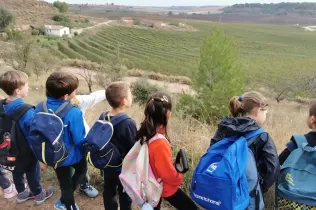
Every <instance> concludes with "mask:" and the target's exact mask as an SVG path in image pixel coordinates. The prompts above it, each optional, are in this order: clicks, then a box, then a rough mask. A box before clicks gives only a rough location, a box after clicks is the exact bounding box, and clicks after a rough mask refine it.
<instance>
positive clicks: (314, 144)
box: [279, 131, 316, 165]
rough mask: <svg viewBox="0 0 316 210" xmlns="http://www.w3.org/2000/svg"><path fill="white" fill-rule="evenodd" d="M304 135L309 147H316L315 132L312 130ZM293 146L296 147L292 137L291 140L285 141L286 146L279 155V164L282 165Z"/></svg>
mask: <svg viewBox="0 0 316 210" xmlns="http://www.w3.org/2000/svg"><path fill="white" fill-rule="evenodd" d="M304 136H305V138H306V140H307V142H308V144H309V145H310V146H311V147H316V132H313V131H312V132H309V133H307V134H305V135H304ZM288 148H291V150H289V149H288ZM295 148H297V145H296V143H295V141H294V139H293V138H292V139H291V141H290V142H289V143H287V145H286V148H285V149H284V150H283V152H282V153H281V154H280V156H279V160H280V164H281V165H283V163H284V162H285V160H286V159H287V158H288V157H289V156H290V154H291V151H293V150H294V149H295Z"/></svg>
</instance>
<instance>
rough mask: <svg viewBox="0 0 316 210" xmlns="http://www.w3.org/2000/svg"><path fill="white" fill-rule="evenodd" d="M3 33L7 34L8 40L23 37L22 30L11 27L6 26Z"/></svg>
mask: <svg viewBox="0 0 316 210" xmlns="http://www.w3.org/2000/svg"><path fill="white" fill-rule="evenodd" d="M5 33H6V34H7V35H8V40H21V39H23V32H22V31H19V30H15V29H11V28H7V29H6V30H5Z"/></svg>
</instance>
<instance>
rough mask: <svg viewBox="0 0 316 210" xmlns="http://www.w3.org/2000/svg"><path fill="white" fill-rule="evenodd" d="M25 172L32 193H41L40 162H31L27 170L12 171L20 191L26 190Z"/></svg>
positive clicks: (16, 186)
mask: <svg viewBox="0 0 316 210" xmlns="http://www.w3.org/2000/svg"><path fill="white" fill-rule="evenodd" d="M24 174H25V175H26V180H27V183H28V185H29V187H30V190H31V193H32V194H33V195H39V194H40V193H41V192H42V187H41V183H40V182H41V169H40V165H39V162H38V161H37V160H36V161H33V162H32V163H30V165H29V166H28V167H27V171H25V172H15V171H13V172H12V175H13V182H14V184H15V188H16V190H17V191H18V193H22V192H24V191H25V180H24Z"/></svg>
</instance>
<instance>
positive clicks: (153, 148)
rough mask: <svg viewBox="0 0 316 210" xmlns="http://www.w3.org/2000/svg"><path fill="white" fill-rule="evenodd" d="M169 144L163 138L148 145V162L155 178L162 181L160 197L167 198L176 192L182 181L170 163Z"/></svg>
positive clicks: (180, 175)
mask: <svg viewBox="0 0 316 210" xmlns="http://www.w3.org/2000/svg"><path fill="white" fill-rule="evenodd" d="M172 162H173V161H172V152H171V147H170V144H169V143H168V142H167V141H166V140H165V139H158V140H156V141H154V142H153V143H151V144H150V145H149V163H150V166H151V168H152V170H153V173H154V175H155V177H156V179H158V178H161V179H162V181H163V191H162V195H161V197H163V198H168V197H170V196H172V195H173V194H174V193H176V192H177V190H178V187H179V185H181V183H182V181H183V176H182V174H180V173H178V172H177V171H176V169H175V167H174V165H173V163H172Z"/></svg>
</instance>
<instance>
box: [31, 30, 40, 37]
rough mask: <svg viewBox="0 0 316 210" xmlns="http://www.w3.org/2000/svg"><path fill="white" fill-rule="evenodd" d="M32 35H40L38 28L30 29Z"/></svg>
mask: <svg viewBox="0 0 316 210" xmlns="http://www.w3.org/2000/svg"><path fill="white" fill-rule="evenodd" d="M32 35H33V36H38V35H40V31H39V30H38V29H33V30H32Z"/></svg>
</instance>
